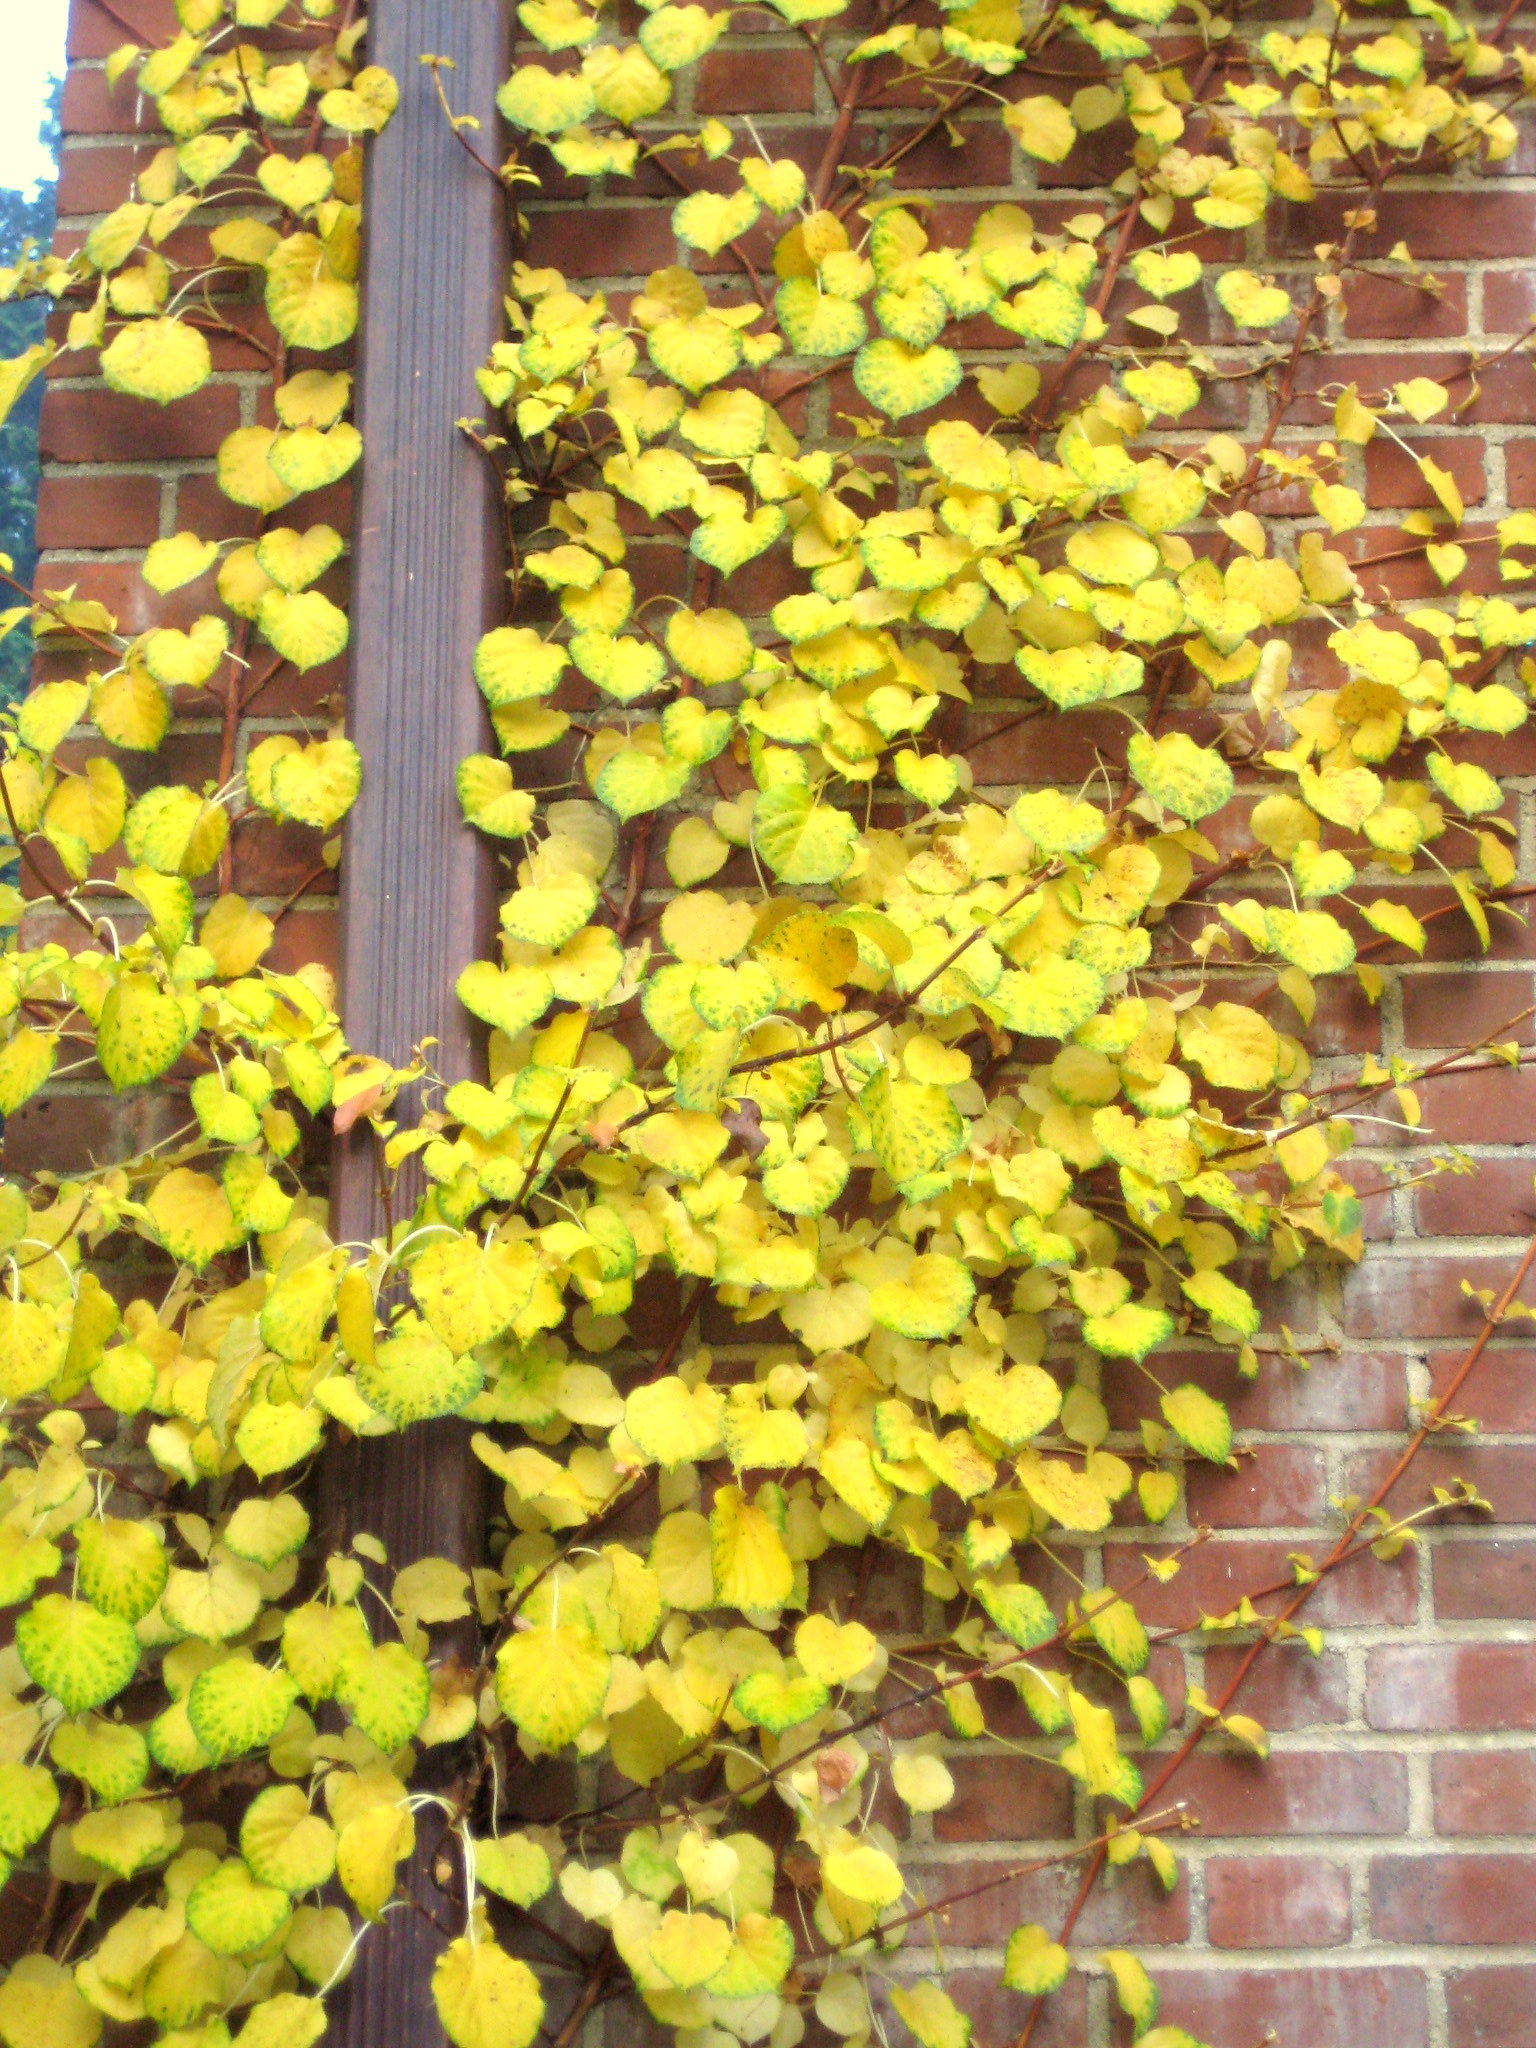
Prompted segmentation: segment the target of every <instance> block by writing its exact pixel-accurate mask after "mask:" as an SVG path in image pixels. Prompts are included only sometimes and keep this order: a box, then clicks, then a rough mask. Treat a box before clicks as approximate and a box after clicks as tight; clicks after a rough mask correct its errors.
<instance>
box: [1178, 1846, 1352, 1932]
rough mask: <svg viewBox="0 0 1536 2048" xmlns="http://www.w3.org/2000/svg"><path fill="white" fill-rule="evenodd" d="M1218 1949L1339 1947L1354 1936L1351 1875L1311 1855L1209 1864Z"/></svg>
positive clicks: (1208, 1916) (1208, 1908) (1208, 1903)
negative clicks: (1351, 1915)
mask: <svg viewBox="0 0 1536 2048" xmlns="http://www.w3.org/2000/svg"><path fill="white" fill-rule="evenodd" d="M1205 1924H1206V1932H1207V1933H1208V1934H1209V1936H1210V1938H1211V1943H1212V1945H1213V1947H1216V1948H1337V1947H1338V1946H1339V1944H1340V1943H1341V1942H1345V1941H1348V1939H1349V1934H1350V1904H1349V1872H1348V1871H1347V1870H1343V1869H1341V1868H1340V1867H1339V1865H1338V1864H1336V1863H1324V1862H1321V1861H1320V1860H1318V1859H1317V1858H1315V1857H1310V1856H1216V1857H1212V1858H1211V1860H1210V1861H1209V1862H1208V1863H1207V1864H1206V1866H1205Z"/></svg>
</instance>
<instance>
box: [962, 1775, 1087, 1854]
mask: <svg viewBox="0 0 1536 2048" xmlns="http://www.w3.org/2000/svg"><path fill="white" fill-rule="evenodd" d="M949 1769H950V1775H951V1776H952V1777H953V1779H954V1781H955V1796H954V1798H953V1799H952V1800H951V1801H950V1803H949V1805H948V1806H945V1807H941V1808H940V1810H939V1811H938V1812H937V1813H936V1814H935V1815H934V1817H933V1832H934V1834H935V1836H936V1837H937V1838H938V1840H939V1841H941V1842H991V1841H995V1840H996V1839H997V1836H998V1832H999V1817H1000V1816H1001V1815H1004V1814H1006V1816H1007V1825H1008V1831H1009V1833H1010V1835H1013V1836H1015V1837H1017V1838H1018V1839H1020V1840H1024V1839H1027V1838H1029V1837H1031V1836H1035V1835H1044V1836H1054V1837H1058V1838H1059V1837H1062V1836H1067V1835H1070V1834H1071V1832H1072V1787H1071V1784H1070V1783H1069V1781H1068V1780H1067V1778H1066V1777H1065V1776H1064V1775H1063V1773H1062V1772H1061V1771H1060V1770H1059V1769H1058V1768H1057V1767H1056V1766H1055V1765H1054V1764H1036V1763H1033V1762H1032V1761H1031V1760H1030V1759H1029V1758H1027V1757H1020V1756H957V1757H954V1758H952V1759H951V1761H950V1766H949Z"/></svg>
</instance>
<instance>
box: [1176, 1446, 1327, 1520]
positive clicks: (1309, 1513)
mask: <svg viewBox="0 0 1536 2048" xmlns="http://www.w3.org/2000/svg"><path fill="white" fill-rule="evenodd" d="M1236 1458H1237V1470H1236V1471H1235V1472H1224V1471H1222V1470H1220V1469H1219V1468H1218V1467H1216V1466H1211V1465H1195V1466H1192V1467H1191V1468H1190V1470H1189V1474H1188V1479H1187V1494H1188V1500H1189V1519H1190V1521H1191V1522H1203V1523H1205V1524H1206V1525H1207V1526H1208V1527H1209V1528H1212V1529H1234V1528H1237V1529H1256V1528H1263V1527H1278V1528H1286V1527H1294V1526H1298V1525H1302V1524H1308V1525H1310V1524H1312V1523H1316V1522H1318V1521H1320V1520H1321V1519H1322V1517H1323V1513H1324V1510H1325V1508H1326V1505H1327V1497H1328V1487H1327V1473H1326V1471H1325V1469H1324V1465H1323V1454H1322V1452H1321V1451H1314V1450H1311V1449H1309V1448H1307V1447H1306V1446H1305V1445H1303V1444H1261V1445H1259V1446H1258V1448H1257V1449H1251V1450H1249V1449H1239V1450H1238V1451H1237V1453H1236Z"/></svg>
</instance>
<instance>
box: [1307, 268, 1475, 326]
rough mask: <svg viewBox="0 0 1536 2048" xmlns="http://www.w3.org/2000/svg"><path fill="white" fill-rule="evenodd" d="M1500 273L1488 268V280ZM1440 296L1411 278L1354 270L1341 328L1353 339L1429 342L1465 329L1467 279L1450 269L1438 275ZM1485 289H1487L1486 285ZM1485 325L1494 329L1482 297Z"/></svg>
mask: <svg viewBox="0 0 1536 2048" xmlns="http://www.w3.org/2000/svg"><path fill="white" fill-rule="evenodd" d="M1498 275H1499V273H1498V272H1496V271H1495V272H1491V273H1490V274H1489V277H1488V279H1487V283H1489V284H1491V283H1492V282H1493V279H1494V278H1495V277H1497V276H1498ZM1436 281H1437V282H1438V284H1439V285H1440V287H1441V290H1440V292H1439V294H1438V295H1436V294H1435V293H1433V292H1427V291H1424V290H1423V289H1422V288H1421V287H1420V286H1419V285H1418V284H1417V283H1416V282H1415V281H1414V280H1413V279H1411V278H1403V277H1396V276H1390V275H1383V274H1379V273H1377V272H1373V271H1357V272H1356V273H1355V274H1354V275H1353V276H1352V277H1351V278H1350V279H1349V281H1348V283H1347V285H1346V286H1345V291H1344V332H1345V334H1347V335H1348V337H1349V339H1350V340H1351V341H1395V340H1397V339H1398V337H1399V336H1407V337H1412V339H1414V340H1415V341H1421V340H1424V341H1427V340H1433V339H1437V338H1439V337H1442V336H1445V335H1450V334H1465V333H1466V331H1467V280H1466V278H1465V277H1464V276H1462V275H1461V274H1460V273H1459V272H1457V271H1454V270H1447V271H1441V272H1438V273H1437V274H1436ZM1485 289H1486V287H1485ZM1483 320H1484V325H1485V326H1486V327H1487V328H1488V329H1489V332H1490V333H1491V332H1494V331H1495V328H1494V323H1493V322H1492V321H1490V320H1489V319H1488V315H1487V300H1486V297H1485V299H1484V314H1483Z"/></svg>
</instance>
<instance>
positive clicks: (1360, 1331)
mask: <svg viewBox="0 0 1536 2048" xmlns="http://www.w3.org/2000/svg"><path fill="white" fill-rule="evenodd" d="M1509 1277H1510V1267H1509V1261H1508V1259H1502V1258H1476V1259H1463V1258H1458V1259H1450V1258H1436V1257H1433V1256H1429V1255H1418V1256H1415V1257H1414V1258H1412V1259H1402V1258H1399V1259H1386V1258H1376V1259H1367V1260H1366V1261H1365V1263H1364V1264H1363V1265H1360V1266H1356V1267H1355V1268H1354V1269H1353V1270H1352V1271H1351V1272H1349V1273H1347V1274H1346V1275H1345V1276H1344V1317H1345V1323H1344V1326H1345V1328H1346V1329H1347V1330H1348V1331H1349V1332H1350V1334H1351V1335H1352V1336H1357V1337H1365V1338H1372V1337H1392V1338H1395V1339H1398V1340H1403V1339H1406V1338H1411V1337H1463V1338H1471V1337H1475V1336H1476V1335H1477V1332H1478V1330H1479V1329H1480V1328H1481V1326H1482V1320H1483V1316H1482V1310H1481V1308H1480V1307H1479V1306H1478V1304H1477V1302H1476V1301H1474V1300H1472V1299H1470V1298H1469V1297H1468V1296H1466V1295H1464V1294H1463V1293H1462V1291H1461V1283H1462V1281H1463V1280H1466V1281H1468V1282H1469V1283H1470V1285H1471V1286H1473V1287H1476V1288H1484V1287H1491V1288H1493V1289H1494V1290H1495V1291H1496V1292H1497V1291H1500V1290H1502V1289H1503V1288H1504V1287H1506V1286H1507V1285H1508V1284H1509Z"/></svg>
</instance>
